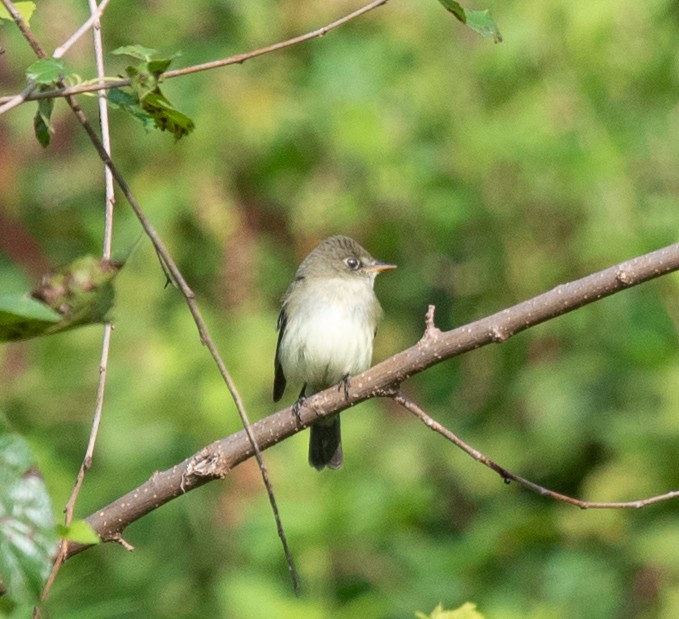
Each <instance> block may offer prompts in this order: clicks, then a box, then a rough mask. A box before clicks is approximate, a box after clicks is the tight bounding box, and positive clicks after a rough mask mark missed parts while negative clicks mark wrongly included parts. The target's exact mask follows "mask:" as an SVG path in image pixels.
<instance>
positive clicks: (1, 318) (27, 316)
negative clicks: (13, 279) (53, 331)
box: [0, 295, 61, 342]
mask: <svg viewBox="0 0 679 619" xmlns="http://www.w3.org/2000/svg"><path fill="white" fill-rule="evenodd" d="M60 320H61V316H60V315H59V314H58V313H57V312H55V311H54V310H52V309H50V308H49V307H48V306H47V305H45V304H44V303H41V302H40V301H37V300H36V299H32V298H31V297H29V296H27V295H24V296H10V295H5V296H2V297H0V342H9V341H15V340H23V339H26V338H29V337H35V336H36V335H40V334H41V333H44V332H45V331H46V330H47V329H49V328H50V327H51V326H53V325H54V324H55V323H58V322H59V321H60Z"/></svg>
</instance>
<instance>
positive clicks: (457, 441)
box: [392, 393, 679, 509]
mask: <svg viewBox="0 0 679 619" xmlns="http://www.w3.org/2000/svg"><path fill="white" fill-rule="evenodd" d="M392 398H393V400H394V401H395V402H397V403H398V404H400V405H401V406H402V407H403V408H405V409H406V410H407V411H408V412H410V413H412V414H413V415H415V416H416V417H417V418H418V419H419V420H420V421H422V422H423V423H424V424H425V425H426V426H427V427H428V428H429V429H430V430H433V431H434V432H438V433H439V434H440V435H441V436H443V437H445V438H446V439H448V440H449V441H450V442H451V443H453V444H454V445H455V446H456V447H459V448H460V449H461V450H462V451H464V452H465V453H466V454H467V455H469V456H471V457H472V458H474V460H476V461H477V462H480V463H481V464H483V465H485V466H487V467H488V468H489V469H492V470H493V471H495V472H496V473H497V474H498V475H499V476H500V477H502V480H503V481H504V482H505V483H509V482H512V481H515V482H517V483H518V484H521V485H522V486H525V487H526V488H528V489H529V490H532V491H533V492H536V493H537V494H539V495H540V496H544V497H549V498H551V499H554V500H556V501H562V502H564V503H569V504H570V505H575V506H577V507H579V508H580V509H639V508H640V507H645V506H646V505H652V504H653V503H660V502H661V501H667V500H668V499H673V498H676V497H679V490H673V491H671V492H666V493H664V494H660V495H657V496H653V497H649V498H646V499H638V500H636V501H583V500H582V499H577V498H575V497H571V496H568V495H566V494H561V493H560V492H555V491H554V490H549V488H545V487H544V486H541V485H539V484H536V483H535V482H532V481H530V480H529V479H525V478H524V477H521V476H520V475H516V474H515V473H512V472H511V471H508V470H507V469H505V468H503V467H501V466H500V465H499V464H496V463H495V462H494V461H493V460H491V459H490V458H489V457H488V456H486V455H485V454H483V453H481V452H480V451H478V450H477V449H475V448H474V447H472V446H471V445H469V444H468V443H465V442H464V441H463V440H462V439H461V438H459V437H458V436H457V435H456V434H454V433H453V432H451V431H450V430H449V429H448V428H446V427H445V426H443V425H442V424H440V423H439V422H438V421H436V420H435V419H433V418H432V417H430V416H429V415H428V414H427V413H426V412H425V411H424V410H423V409H422V408H421V407H420V406H418V405H417V404H416V403H415V402H413V401H412V400H410V399H409V398H407V397H405V396H404V395H403V394H402V393H397V394H396V395H394V396H392Z"/></svg>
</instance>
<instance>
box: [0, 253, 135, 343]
mask: <svg viewBox="0 0 679 619" xmlns="http://www.w3.org/2000/svg"><path fill="white" fill-rule="evenodd" d="M122 266H123V265H122V263H120V262H114V261H111V260H100V259H98V258H95V257H94V256H83V257H81V258H78V259H77V260H74V261H73V262H71V263H70V264H68V265H65V266H63V267H61V268H60V269H58V270H57V271H55V272H53V273H50V274H48V275H45V276H44V277H43V278H42V281H41V282H40V285H39V286H38V287H37V288H36V289H35V290H33V292H32V293H31V297H30V298H29V297H25V296H4V297H0V342H9V341H16V340H23V339H27V338H31V337H37V336H41V335H51V334H53V333H59V332H61V331H65V330H67V329H73V328H74V327H79V326H83V325H88V324H92V323H101V322H104V321H106V320H107V316H108V313H109V311H110V309H111V308H112V307H113V299H114V289H113V280H114V279H115V277H116V275H117V274H118V271H119V270H120V269H121V268H122Z"/></svg>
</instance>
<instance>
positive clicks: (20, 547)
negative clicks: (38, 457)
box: [0, 432, 58, 604]
mask: <svg viewBox="0 0 679 619" xmlns="http://www.w3.org/2000/svg"><path fill="white" fill-rule="evenodd" d="M0 539H1V540H2V543H1V544H0V580H1V581H2V583H3V585H4V587H5V588H6V590H7V595H8V597H9V598H10V599H11V600H12V601H14V602H15V603H18V604H22V603H24V604H26V603H29V604H33V603H35V602H37V601H38V598H39V597H40V592H41V590H42V587H43V584H44V582H45V580H46V578H47V576H48V575H49V572H50V569H51V566H52V560H53V558H54V556H55V553H56V550H57V543H58V542H57V537H56V533H55V522H54V517H53V515H52V505H51V502H50V497H49V494H48V493H47V489H46V488H45V484H44V482H43V481H42V479H41V478H40V476H39V475H38V474H37V472H36V471H35V470H34V468H33V457H32V454H31V453H30V450H29V448H28V446H27V444H26V442H25V441H24V440H23V439H22V438H21V437H20V436H19V435H17V434H14V433H7V432H2V433H0Z"/></svg>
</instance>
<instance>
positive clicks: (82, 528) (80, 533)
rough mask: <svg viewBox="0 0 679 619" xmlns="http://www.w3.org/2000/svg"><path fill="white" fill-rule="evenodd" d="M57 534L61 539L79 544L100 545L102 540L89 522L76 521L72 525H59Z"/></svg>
mask: <svg viewBox="0 0 679 619" xmlns="http://www.w3.org/2000/svg"><path fill="white" fill-rule="evenodd" d="M57 534H58V535H59V537H60V538H61V539H66V540H68V541H70V542H76V543H78V544H99V543H100V542H101V539H100V538H99V536H98V535H97V534H96V533H95V531H94V529H93V528H92V527H91V525H90V523H89V522H87V520H75V521H73V522H72V523H71V524H70V525H68V526H65V525H63V524H59V525H57Z"/></svg>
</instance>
